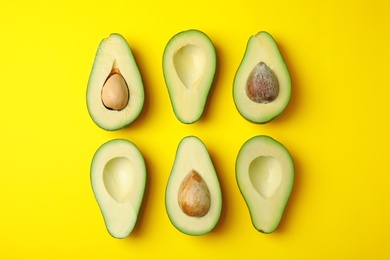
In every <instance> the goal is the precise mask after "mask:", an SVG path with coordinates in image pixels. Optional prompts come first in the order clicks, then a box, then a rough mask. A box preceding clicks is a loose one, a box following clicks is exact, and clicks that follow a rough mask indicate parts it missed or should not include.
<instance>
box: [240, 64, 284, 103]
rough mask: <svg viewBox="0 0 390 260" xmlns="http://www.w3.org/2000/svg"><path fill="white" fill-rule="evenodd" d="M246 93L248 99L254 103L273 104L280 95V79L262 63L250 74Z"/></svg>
mask: <svg viewBox="0 0 390 260" xmlns="http://www.w3.org/2000/svg"><path fill="white" fill-rule="evenodd" d="M245 91H246V95H247V96H248V98H249V99H250V100H252V101H253V102H256V103H269V102H272V101H274V100H275V99H276V97H277V96H278V94H279V81H278V78H277V77H276V75H275V73H274V72H273V71H272V70H271V68H270V67H268V66H267V64H265V63H264V62H260V63H258V64H257V65H256V66H255V67H254V68H253V70H252V72H251V73H250V75H249V77H248V80H247V84H246V88H245Z"/></svg>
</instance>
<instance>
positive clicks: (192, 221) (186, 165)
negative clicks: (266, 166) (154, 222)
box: [165, 136, 222, 236]
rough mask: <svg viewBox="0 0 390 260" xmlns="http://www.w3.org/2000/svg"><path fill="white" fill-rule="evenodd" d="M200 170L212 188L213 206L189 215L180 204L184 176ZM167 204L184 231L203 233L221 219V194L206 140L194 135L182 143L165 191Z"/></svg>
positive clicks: (179, 226) (174, 223) (210, 189)
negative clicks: (179, 196) (198, 214)
mask: <svg viewBox="0 0 390 260" xmlns="http://www.w3.org/2000/svg"><path fill="white" fill-rule="evenodd" d="M191 170H195V171H197V172H198V173H199V174H200V175H201V177H202V178H203V180H204V181H205V183H206V185H207V187H208V189H209V192H210V200H211V203H210V209H209V211H208V212H207V214H206V215H205V216H203V217H191V216H188V215H186V214H185V213H184V212H183V211H182V210H181V209H180V206H179V204H178V191H179V187H180V184H181V182H182V180H183V179H184V178H185V177H186V176H187V174H188V173H189V172H190V171H191ZM165 206H166V211H167V214H168V217H169V219H170V221H171V222H172V224H173V225H174V226H175V227H176V228H177V229H178V230H179V231H181V232H182V233H185V234H188V235H194V236H197V235H203V234H206V233H208V232H210V231H211V230H212V229H213V228H214V227H215V226H216V224H217V223H218V221H219V217H220V214H221V210H222V194H221V187H220V185H219V180H218V177H217V174H216V172H215V169H214V166H213V163H212V161H211V158H210V156H209V154H208V151H207V149H206V147H205V146H204V144H203V143H202V142H201V141H200V140H199V139H198V138H197V137H194V136H189V137H185V138H184V139H183V140H182V141H181V142H180V144H179V146H178V148H177V152H176V157H175V161H174V164H173V167H172V170H171V174H170V176H169V179H168V183H167V187H166V192H165Z"/></svg>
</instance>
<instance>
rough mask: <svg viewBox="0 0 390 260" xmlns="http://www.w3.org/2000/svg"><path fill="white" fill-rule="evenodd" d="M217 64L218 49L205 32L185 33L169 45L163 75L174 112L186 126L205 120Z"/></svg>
mask: <svg viewBox="0 0 390 260" xmlns="http://www.w3.org/2000/svg"><path fill="white" fill-rule="evenodd" d="M216 64H217V58H216V52H215V48H214V45H213V43H212V41H211V40H210V38H209V37H208V36H207V35H206V34H205V33H203V32H201V31H198V30H187V31H182V32H180V33H178V34H176V35H174V36H173V37H172V38H171V39H170V40H169V42H168V43H167V45H166V47H165V49H164V54H163V74H164V79H165V83H166V86H167V89H168V93H169V97H170V100H171V104H172V108H173V111H174V113H175V115H176V117H177V118H178V119H179V120H180V121H181V122H182V123H186V124H191V123H194V122H196V121H197V120H198V119H199V118H200V117H201V116H202V114H203V111H204V108H205V104H206V101H207V98H208V95H209V92H210V89H211V86H212V84H213V80H214V75H215V71H216Z"/></svg>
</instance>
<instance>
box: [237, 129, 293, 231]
mask: <svg viewBox="0 0 390 260" xmlns="http://www.w3.org/2000/svg"><path fill="white" fill-rule="evenodd" d="M236 180H237V184H238V187H239V189H240V191H241V194H242V196H243V198H244V199H245V202H246V204H247V206H248V209H249V212H250V215H251V219H252V223H253V226H254V227H255V228H256V229H257V230H258V231H260V232H262V233H272V232H273V231H275V229H276V228H277V227H278V225H279V223H280V220H281V218H282V215H283V212H284V209H285V207H286V204H287V202H288V199H289V197H290V193H291V190H292V188H293V184H294V162H293V159H292V157H291V154H290V153H289V151H288V150H287V149H286V147H284V146H283V145H282V144H281V143H280V142H278V141H276V140H275V139H273V138H272V137H269V136H265V135H259V136H255V137H252V138H251V139H249V140H248V141H246V142H245V143H244V145H243V146H242V147H241V149H240V151H239V153H238V155H237V160H236Z"/></svg>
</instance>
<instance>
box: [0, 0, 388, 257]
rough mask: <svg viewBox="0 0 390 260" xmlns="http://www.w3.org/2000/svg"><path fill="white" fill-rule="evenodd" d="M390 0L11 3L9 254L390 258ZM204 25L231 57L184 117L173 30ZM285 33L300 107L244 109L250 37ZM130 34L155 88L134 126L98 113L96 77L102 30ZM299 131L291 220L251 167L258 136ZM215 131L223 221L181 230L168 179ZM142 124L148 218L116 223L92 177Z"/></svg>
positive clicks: (4, 164)
mask: <svg viewBox="0 0 390 260" xmlns="http://www.w3.org/2000/svg"><path fill="white" fill-rule="evenodd" d="M389 12H390V6H389V4H387V3H385V1H380V0H374V1H360V0H359V1H354V2H348V1H347V2H345V3H343V1H335V0H331V1H321V2H318V3H317V2H313V1H249V0H241V1H219V2H218V1H215V2H212V1H211V2H210V1H203V0H200V1H195V2H182V1H171V0H167V1H148V0H143V1H137V2H136V1H89V2H83V1H74V0H69V1H43V0H38V1H6V2H4V3H2V5H1V8H0V24H1V26H0V37H1V40H0V73H1V84H0V86H1V92H0V111H1V112H0V113H1V128H0V144H1V150H0V151H1V157H0V205H1V206H0V212H1V214H0V245H1V250H0V258H1V259H119V258H121V259H145V258H146V259H152V258H154V259H158V258H162V259H164V258H163V256H164V257H172V259H175V258H179V257H183V258H184V257H188V258H189V259H195V258H197V259H242V258H243V257H244V258H248V259H254V258H264V259H287V258H288V259H388V258H389V257H390V248H389V241H390V202H389V201H390V188H389V183H390V168H389V161H390V155H389V152H388V147H389V146H390V137H389V133H390V121H389V118H390V109H389V98H390V85H389V81H388V75H389V59H390V50H389V46H390V41H389V40H390V36H389V28H390V18H389ZM191 28H195V29H199V30H201V31H203V32H205V33H206V34H207V35H208V36H209V37H210V38H211V39H212V41H213V43H214V45H215V47H216V50H217V56H218V68H217V74H216V78H215V84H214V86H213V89H212V91H211V93H210V95H209V99H208V103H207V106H206V110H205V113H204V115H203V117H202V119H201V120H200V121H198V122H196V123H195V124H192V125H184V124H182V123H180V122H179V121H178V120H177V119H176V118H175V116H174V114H173V111H172V108H171V104H170V100H169V96H168V91H167V89H166V86H165V83H164V78H163V74H162V53H163V50H164V47H165V44H166V43H167V42H168V40H169V39H170V38H171V37H172V36H173V35H174V34H176V33H177V32H179V31H182V30H187V29H191ZM261 30H265V31H268V32H269V33H270V34H271V35H273V37H274V38H275V40H276V42H277V43H278V45H279V48H280V50H281V52H282V54H283V57H284V59H285V61H286V64H287V66H288V68H289V70H290V73H291V77H292V82H293V94H292V97H291V101H290V103H289V105H288V107H287V109H286V110H285V112H284V113H283V114H282V115H281V116H280V117H278V118H277V119H275V120H274V121H272V122H270V123H268V124H265V125H255V124H251V123H249V122H247V121H246V120H244V119H243V118H242V117H241V116H240V115H239V113H238V112H237V110H236V108H235V106H234V103H233V98H232V82H233V78H234V75H235V72H236V70H237V68H238V66H239V64H240V62H241V58H242V56H243V54H244V51H245V47H246V43H247V40H248V39H249V37H250V36H251V35H253V34H256V33H257V32H258V31H261ZM113 32H117V33H120V34H122V35H123V36H124V37H125V38H126V40H127V41H128V42H129V44H130V46H131V48H132V51H133V53H134V55H135V58H136V61H137V63H138V66H139V68H140V71H141V73H142V77H143V81H144V84H145V92H146V100H145V107H144V110H143V112H142V114H141V116H140V117H139V118H138V119H137V120H136V121H135V122H134V123H133V124H132V125H130V126H129V127H127V128H125V129H123V130H119V131H115V132H107V131H104V130H102V129H100V128H98V127H97V126H96V125H95V124H94V123H93V121H92V120H91V118H90V117H89V114H88V112H87V108H86V99H85V94H86V86H87V82H88V78H89V74H90V70H91V67H92V64H93V59H94V56H95V52H96V49H97V46H98V44H99V42H100V41H101V40H102V39H103V38H105V37H107V36H108V35H109V34H110V33H113ZM258 134H267V135H270V136H272V137H273V138H275V139H276V140H278V141H280V142H281V143H283V144H284V145H285V146H286V147H287V148H288V149H289V151H290V152H291V154H292V156H293V158H294V162H295V165H296V179H295V186H294V189H293V192H292V195H291V199H290V201H289V204H288V206H287V209H286V211H285V214H284V217H283V220H282V222H281V224H280V226H279V228H278V229H277V231H276V232H275V233H273V234H270V235H264V234H261V233H259V232H257V231H256V230H255V229H254V227H253V226H252V223H251V220H250V217H249V212H248V209H247V207H246V204H245V202H244V200H243V198H242V197H241V194H240V192H239V189H238V187H237V184H236V180H235V169H234V167H235V159H236V156H237V153H238V151H239V149H240V147H241V145H242V144H243V143H244V142H245V141H246V140H247V139H249V138H250V137H252V136H254V135H258ZM187 135H196V136H198V137H199V138H200V139H202V141H203V142H204V143H205V145H206V146H207V148H208V150H209V152H210V155H211V158H212V160H213V162H214V165H215V168H216V170H217V172H218V177H219V180H220V183H221V187H222V192H223V211H222V216H221V219H220V221H219V224H218V225H217V227H216V228H215V229H214V230H213V231H212V232H211V233H209V234H207V235H204V236H200V237H192V236H187V235H184V234H182V233H180V232H179V231H177V230H176V229H175V228H174V227H173V226H172V225H171V223H170V221H169V219H168V216H167V214H166V212H165V206H164V195H165V186H166V182H167V180H168V177H169V173H170V170H171V167H172V163H173V160H174V157H175V152H176V148H177V145H178V144H179V142H180V140H181V139H182V138H183V137H185V136H187ZM114 138H126V139H128V140H130V141H132V142H134V143H135V144H136V145H137V146H138V147H139V149H140V150H141V151H142V153H143V155H144V157H145V160H146V163H147V169H148V183H147V190H146V193H145V199H144V204H143V207H142V210H141V212H140V215H139V221H138V223H137V226H136V229H135V230H134V232H133V233H132V234H131V235H130V236H129V237H128V238H126V239H122V240H118V239H114V238H112V237H110V235H109V234H108V232H107V231H106V229H105V226H104V222H103V218H102V215H101V213H100V210H99V207H98V205H97V203H96V201H95V198H94V195H93V192H92V189H91V185H90V177H89V168H90V163H91V159H92V156H93V154H94V153H95V151H96V149H97V148H98V147H99V146H100V145H101V144H103V143H104V142H106V141H108V140H111V139H114Z"/></svg>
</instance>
